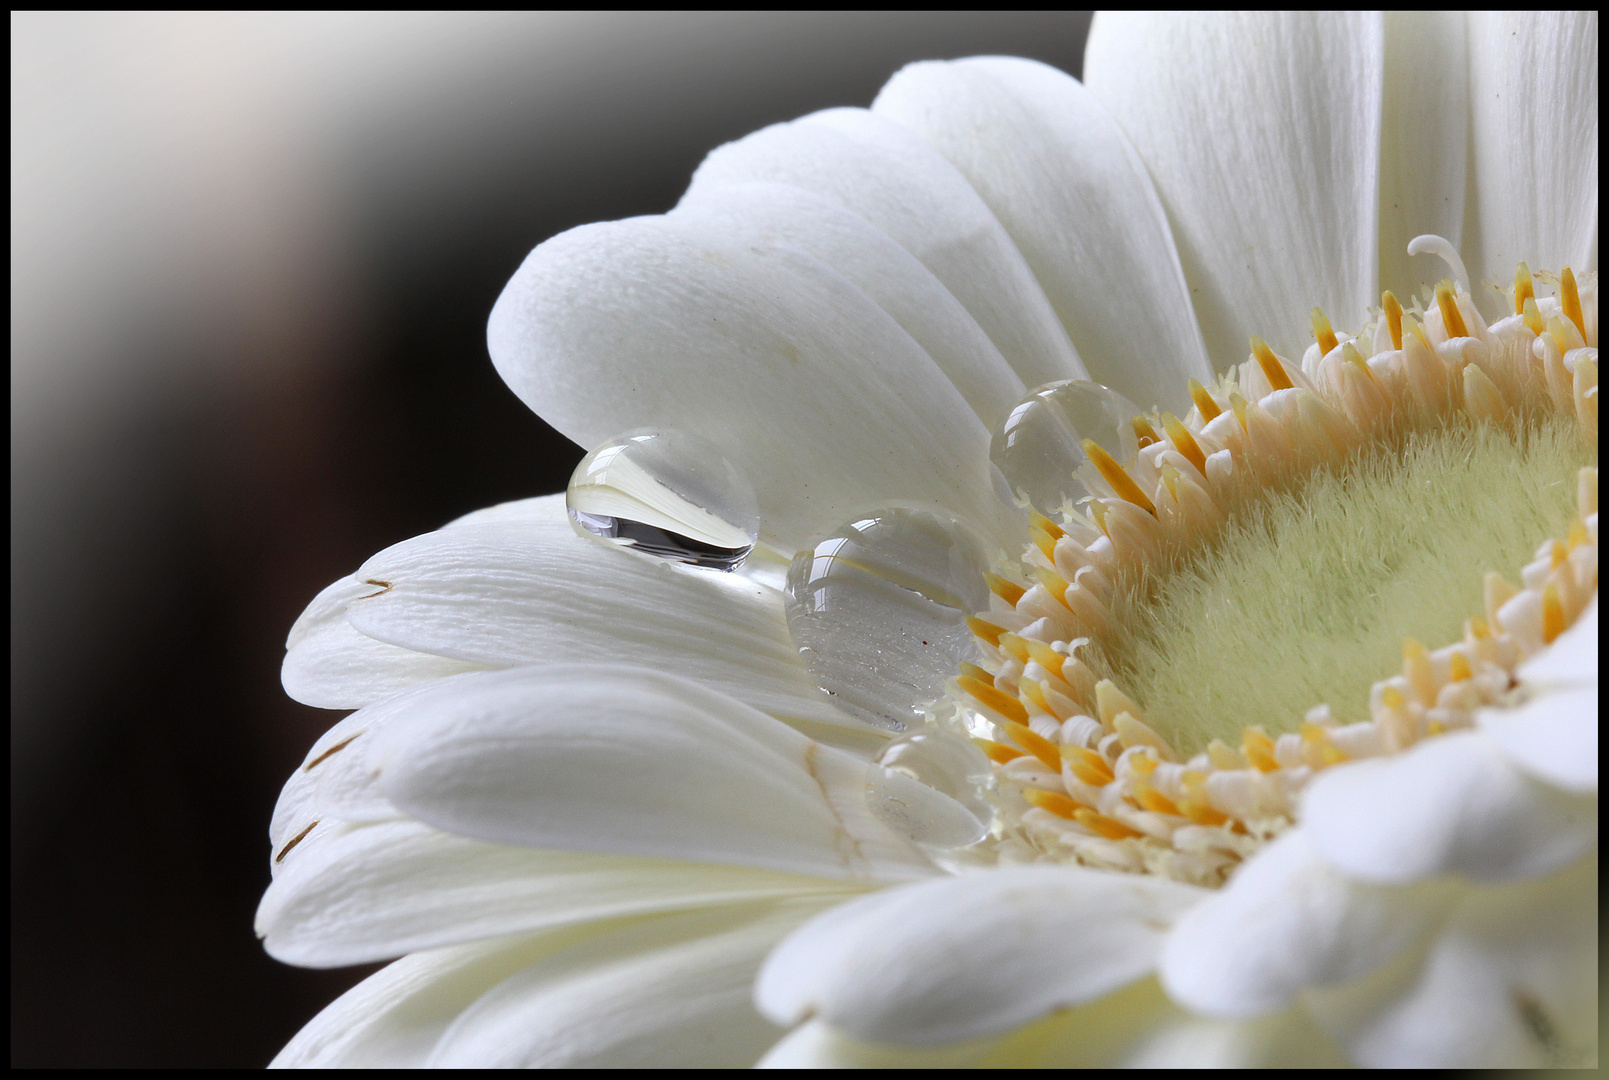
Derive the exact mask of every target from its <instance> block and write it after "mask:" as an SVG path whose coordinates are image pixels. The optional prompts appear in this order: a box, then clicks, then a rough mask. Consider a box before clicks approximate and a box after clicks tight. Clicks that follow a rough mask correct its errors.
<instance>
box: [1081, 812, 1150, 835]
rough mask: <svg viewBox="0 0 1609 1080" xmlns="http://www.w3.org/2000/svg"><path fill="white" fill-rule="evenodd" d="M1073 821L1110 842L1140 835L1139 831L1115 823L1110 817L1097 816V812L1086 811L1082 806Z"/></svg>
mask: <svg viewBox="0 0 1609 1080" xmlns="http://www.w3.org/2000/svg"><path fill="white" fill-rule="evenodd" d="M1073 820H1074V821H1076V822H1078V823H1079V824H1080V825H1082V826H1084V828H1086V829H1088V830H1089V831H1090V832H1092V833H1096V834H1097V835H1100V836H1104V837H1106V839H1108V840H1127V839H1129V838H1130V837H1135V836H1139V835H1140V833H1139V831H1138V830H1135V829H1131V828H1129V827H1128V826H1127V825H1124V824H1122V823H1121V822H1117V821H1113V820H1112V819H1111V818H1109V817H1106V816H1104V815H1102V814H1097V813H1096V812H1095V811H1093V810H1088V809H1085V808H1084V807H1082V806H1081V807H1079V808H1078V812H1077V813H1076V814H1074V815H1073Z"/></svg>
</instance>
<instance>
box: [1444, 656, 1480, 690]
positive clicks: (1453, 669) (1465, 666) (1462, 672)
mask: <svg viewBox="0 0 1609 1080" xmlns="http://www.w3.org/2000/svg"><path fill="white" fill-rule="evenodd" d="M1474 674H1475V673H1474V672H1473V671H1471V670H1470V669H1469V661H1468V660H1467V659H1465V658H1464V654H1463V653H1461V652H1455V653H1453V655H1452V656H1451V657H1449V658H1448V660H1447V678H1448V680H1449V681H1450V682H1455V683H1461V682H1467V681H1469V679H1470V678H1471V677H1472V676H1473V675H1474Z"/></svg>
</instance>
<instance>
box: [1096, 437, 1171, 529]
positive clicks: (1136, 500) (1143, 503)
mask: <svg viewBox="0 0 1609 1080" xmlns="http://www.w3.org/2000/svg"><path fill="white" fill-rule="evenodd" d="M1084 453H1085V454H1086V455H1087V456H1088V457H1089V460H1090V462H1091V463H1093V464H1094V466H1095V468H1097V469H1099V470H1100V474H1101V476H1103V477H1105V478H1106V482H1107V483H1108V484H1111V485H1112V490H1113V491H1114V492H1116V493H1117V495H1118V496H1119V497H1120V498H1122V499H1123V500H1124V501H1125V502H1131V503H1133V504H1134V505H1135V506H1138V507H1139V508H1140V509H1141V510H1144V511H1145V512H1146V513H1148V514H1150V515H1151V516H1152V517H1155V516H1156V506H1155V505H1154V504H1153V503H1152V502H1151V500H1150V499H1148V498H1147V497H1146V495H1145V492H1143V491H1141V490H1140V485H1139V484H1136V483H1135V482H1134V478H1133V477H1132V476H1130V475H1129V474H1128V473H1127V472H1126V471H1125V470H1124V469H1123V466H1121V465H1119V464H1118V463H1117V461H1116V459H1114V458H1113V457H1112V455H1111V454H1108V453H1107V452H1106V451H1105V450H1103V449H1101V444H1100V443H1098V442H1096V441H1095V440H1094V439H1085V440H1084Z"/></svg>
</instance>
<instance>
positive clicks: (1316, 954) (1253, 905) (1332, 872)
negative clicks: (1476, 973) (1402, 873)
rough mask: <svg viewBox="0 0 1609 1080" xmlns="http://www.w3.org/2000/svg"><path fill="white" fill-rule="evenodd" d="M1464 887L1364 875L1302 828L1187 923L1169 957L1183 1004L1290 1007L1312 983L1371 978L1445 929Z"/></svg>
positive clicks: (1167, 965)
mask: <svg viewBox="0 0 1609 1080" xmlns="http://www.w3.org/2000/svg"><path fill="white" fill-rule="evenodd" d="M1460 891H1461V887H1460V886H1458V885H1457V884H1456V883H1454V882H1450V881H1438V882H1428V883H1423V884H1419V885H1417V886H1414V887H1410V888H1392V887H1387V886H1380V885H1371V884H1369V883H1367V882H1362V881H1354V880H1350V879H1348V878H1347V877H1346V876H1345V875H1343V874H1341V873H1339V872H1337V871H1336V869H1335V868H1334V867H1333V866H1330V865H1329V864H1328V863H1326V862H1325V861H1324V859H1323V858H1322V857H1321V855H1320V853H1319V852H1318V851H1316V850H1314V847H1313V845H1312V843H1311V842H1310V840H1309V839H1308V837H1307V835H1306V834H1305V832H1304V830H1303V829H1292V830H1290V831H1289V832H1287V833H1286V834H1285V835H1283V836H1281V837H1280V838H1279V839H1278V840H1276V841H1274V842H1273V843H1272V844H1270V845H1269V846H1268V847H1266V848H1264V849H1263V850H1262V851H1261V852H1259V853H1258V854H1257V856H1256V857H1255V858H1253V859H1252V860H1250V861H1249V862H1248V863H1247V864H1246V865H1245V866H1243V867H1241V869H1240V870H1239V871H1238V872H1237V873H1236V874H1235V876H1234V878H1233V879H1232V880H1231V881H1230V883H1229V884H1228V885H1227V886H1225V887H1224V889H1223V890H1222V891H1221V892H1219V893H1217V894H1215V895H1213V896H1211V897H1210V898H1208V899H1206V900H1204V901H1203V902H1202V903H1200V904H1198V905H1196V907H1194V908H1193V909H1192V910H1190V911H1189V912H1187V913H1186V914H1185V915H1184V916H1183V917H1182V918H1181V919H1180V920H1179V925H1178V926H1177V927H1176V928H1175V929H1174V931H1173V933H1172V935H1170V936H1169V938H1168V944H1167V948H1166V950H1165V951H1164V952H1163V954H1162V963H1161V971H1162V982H1163V985H1164V986H1166V987H1167V990H1168V993H1169V994H1171V995H1172V996H1173V999H1174V1000H1175V1001H1178V1002H1179V1003H1181V1004H1183V1005H1185V1006H1186V1007H1188V1008H1190V1009H1192V1010H1194V1011H1196V1012H1198V1013H1202V1014H1204V1015H1207V1016H1218V1017H1247V1016H1258V1015H1262V1014H1266V1013H1272V1012H1276V1011H1278V1010H1280V1009H1284V1008H1285V1007H1287V1006H1288V1005H1290V1004H1291V1002H1292V1001H1294V1000H1295V999H1296V997H1297V995H1298V994H1300V993H1301V992H1302V991H1304V990H1306V989H1308V988H1309V987H1318V986H1328V985H1332V984H1335V983H1342V982H1348V981H1350V980H1353V979H1357V978H1361V977H1362V976H1364V975H1367V974H1368V973H1369V972H1370V971H1372V970H1374V968H1376V967H1378V966H1379V965H1380V964H1382V963H1385V962H1386V961H1388V960H1390V959H1391V958H1392V957H1394V956H1395V955H1397V954H1398V953H1399V952H1401V951H1402V950H1404V949H1407V948H1410V947H1412V946H1415V945H1417V944H1419V943H1420V942H1421V941H1423V940H1424V938H1425V935H1427V934H1428V933H1429V932H1431V931H1432V930H1434V929H1435V927H1436V925H1437V924H1438V923H1439V922H1440V920H1441V918H1442V917H1443V915H1444V914H1445V912H1446V910H1447V908H1448V907H1449V906H1450V905H1451V903H1452V902H1453V900H1455V899H1456V898H1457V896H1458V895H1459V893H1460Z"/></svg>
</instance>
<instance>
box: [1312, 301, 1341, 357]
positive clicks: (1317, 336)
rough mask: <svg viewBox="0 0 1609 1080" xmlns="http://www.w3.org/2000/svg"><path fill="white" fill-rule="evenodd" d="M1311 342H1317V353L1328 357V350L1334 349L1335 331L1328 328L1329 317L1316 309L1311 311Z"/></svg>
mask: <svg viewBox="0 0 1609 1080" xmlns="http://www.w3.org/2000/svg"><path fill="white" fill-rule="evenodd" d="M1313 340H1314V341H1317V342H1318V348H1319V353H1320V354H1321V355H1324V356H1328V355H1329V353H1330V350H1331V349H1333V348H1335V346H1336V340H1335V330H1334V328H1333V327H1331V326H1330V320H1329V316H1327V315H1325V314H1324V312H1323V311H1321V310H1320V309H1318V308H1314V309H1313Z"/></svg>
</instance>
